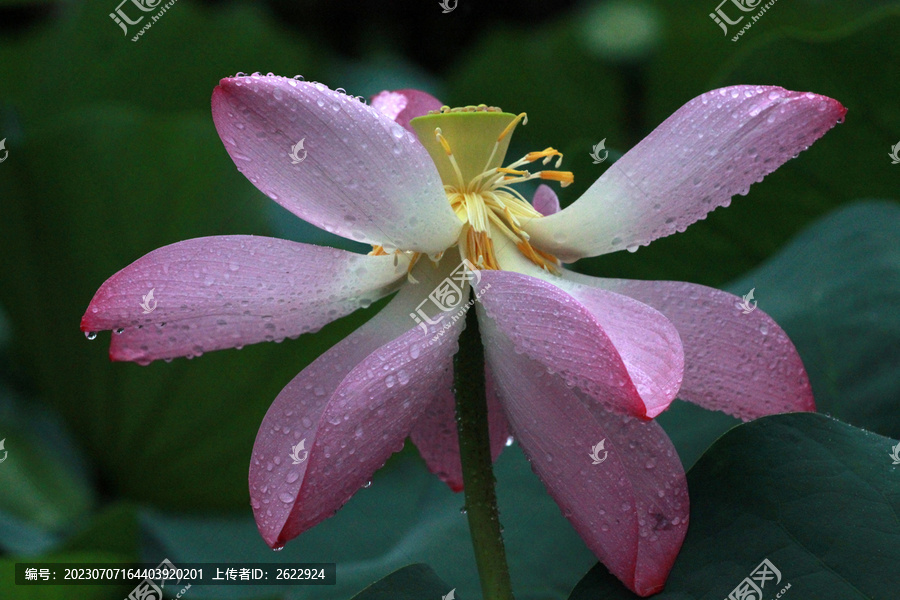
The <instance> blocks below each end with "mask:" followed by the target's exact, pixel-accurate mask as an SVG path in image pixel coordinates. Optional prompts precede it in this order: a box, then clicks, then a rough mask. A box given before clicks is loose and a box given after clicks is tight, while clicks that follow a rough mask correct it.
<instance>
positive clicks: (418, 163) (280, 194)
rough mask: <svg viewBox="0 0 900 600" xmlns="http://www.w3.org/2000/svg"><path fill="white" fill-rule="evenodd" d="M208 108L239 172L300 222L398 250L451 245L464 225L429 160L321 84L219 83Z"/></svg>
mask: <svg viewBox="0 0 900 600" xmlns="http://www.w3.org/2000/svg"><path fill="white" fill-rule="evenodd" d="M212 110H213V120H214V121H215V124H216V129H217V130H218V132H219V137H221V138H222V141H223V143H224V144H225V149H226V150H227V151H228V154H229V155H230V156H231V158H232V159H233V160H234V162H235V164H236V165H237V167H238V169H239V170H240V171H241V172H242V173H244V175H246V176H247V177H248V178H249V179H250V181H251V182H253V184H254V185H256V187H258V188H259V189H260V190H261V191H263V192H264V193H266V194H267V195H268V196H269V197H270V198H272V199H273V200H275V201H276V202H278V203H279V204H281V205H282V206H284V207H285V208H287V209H288V210H290V211H291V212H293V213H294V214H296V215H297V216H299V217H300V218H302V219H305V220H306V221H309V222H310V223H312V224H314V225H316V226H318V227H321V228H323V229H325V230H327V231H330V232H332V233H336V234H338V235H341V236H344V237H346V238H350V239H354V240H357V241H359V242H365V243H368V244H372V245H382V246H390V247H393V248H400V249H403V250H415V251H417V252H426V253H429V254H434V253H437V252H441V251H443V250H445V249H447V248H448V247H449V246H451V245H453V244H454V243H455V242H456V239H457V236H458V234H459V231H460V229H461V223H460V220H459V219H458V218H457V217H456V215H455V214H454V213H453V211H452V210H451V209H450V204H449V203H448V202H447V196H446V194H445V193H444V188H443V184H442V183H441V180H440V177H439V176H438V172H437V168H435V166H434V163H433V162H432V160H431V157H430V156H429V155H428V152H427V151H426V150H425V148H424V147H423V146H422V144H420V143H419V140H418V139H417V138H416V137H415V136H414V135H413V134H411V133H409V132H408V131H406V130H405V129H403V128H402V127H401V126H400V125H397V124H396V123H394V122H393V121H391V120H390V119H388V118H387V117H385V116H384V115H383V114H381V113H380V112H379V111H377V110H375V109H374V108H372V107H371V106H368V105H366V104H364V103H362V102H360V101H359V100H356V99H355V98H353V97H351V96H347V95H345V94H341V93H338V92H334V91H331V90H329V89H328V88H327V87H325V86H324V85H322V84H320V83H307V82H302V81H295V80H293V79H286V78H284V77H260V76H254V77H237V78H231V79H223V80H222V81H221V83H220V84H219V86H218V87H216V89H215V91H214V92H213V97H212ZM301 141H302V142H303V147H302V149H300V150H298V151H297V152H296V154H295V156H297V157H300V158H302V162H297V163H296V164H294V161H295V159H293V158H291V153H292V150H293V149H294V148H296V144H298V143H299V142H301Z"/></svg>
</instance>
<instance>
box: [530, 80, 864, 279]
mask: <svg viewBox="0 0 900 600" xmlns="http://www.w3.org/2000/svg"><path fill="white" fill-rule="evenodd" d="M846 112H847V110H846V109H845V108H844V107H843V106H841V104H840V103H839V102H837V101H836V100H832V99H831V98H827V97H825V96H819V95H817V94H812V93H802V92H791V91H788V90H785V89H783V88H779V87H772V86H747V85H743V86H734V87H729V88H722V89H719V90H713V91H711V92H708V93H706V94H703V95H702V96H699V97H697V98H694V99H693V100H691V101H690V102H688V103H687V104H685V105H684V106H682V107H681V108H680V109H678V110H677V111H676V112H675V113H674V114H673V115H672V116H671V117H669V118H668V119H666V120H665V121H664V122H663V123H662V124H661V125H660V126H659V127H657V128H656V129H655V130H654V131H653V132H652V133H651V134H650V135H648V136H647V137H646V138H644V140H643V141H641V142H640V143H639V144H638V145H637V146H635V147H634V148H633V149H632V150H631V151H629V152H628V153H627V154H626V155H625V156H623V157H622V158H621V159H619V160H618V161H617V162H615V163H614V164H613V165H612V166H611V167H610V168H609V169H608V170H607V171H606V172H605V173H604V174H603V175H602V176H601V177H600V178H599V179H598V180H597V181H596V182H595V183H594V184H593V185H592V186H591V187H590V188H589V189H588V190H587V192H585V193H584V195H583V196H582V197H581V198H579V199H578V200H577V201H576V202H574V203H573V204H572V205H571V206H569V207H567V208H566V209H565V210H563V211H560V212H559V213H557V214H555V215H552V216H550V217H547V218H543V219H533V220H531V221H529V222H528V223H524V224H523V228H524V229H525V230H526V231H527V232H528V233H529V234H531V242H532V244H534V245H535V246H536V247H538V248H540V249H541V250H544V251H547V252H550V253H551V254H554V255H555V256H557V257H559V258H560V259H562V260H565V261H567V262H571V261H574V260H577V259H578V258H581V257H584V256H597V255H599V254H605V253H608V252H615V251H617V250H622V249H624V248H630V249H636V248H637V247H638V246H640V245H646V244H649V243H650V242H651V241H653V240H655V239H657V238H660V237H664V236H667V235H671V234H673V233H675V232H676V231H684V230H685V229H686V228H687V227H688V225H690V224H691V223H694V222H695V221H697V220H699V219H702V218H704V217H705V216H706V214H707V213H709V212H710V211H712V210H714V209H716V208H717V207H719V206H727V205H728V204H729V203H730V202H731V197H732V196H734V195H735V194H742V195H743V194H746V193H747V190H748V189H749V188H750V185H751V184H753V183H755V182H757V181H762V179H763V177H765V176H766V175H768V174H769V173H771V172H772V171H774V170H775V169H777V168H778V167H779V166H781V165H782V164H784V163H785V162H787V161H788V160H789V159H791V158H792V157H794V156H796V155H797V154H798V153H800V152H802V151H803V150H805V149H806V148H808V147H809V146H810V145H811V144H812V143H813V142H814V141H816V140H817V139H819V138H820V137H821V136H822V135H824V134H825V132H826V131H828V130H829V129H830V128H831V127H833V126H834V125H835V123H838V122H840V121H841V120H842V119H843V118H844V114H845V113H846Z"/></svg>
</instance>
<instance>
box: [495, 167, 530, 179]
mask: <svg viewBox="0 0 900 600" xmlns="http://www.w3.org/2000/svg"><path fill="white" fill-rule="evenodd" d="M497 172H498V173H509V174H510V175H530V174H531V173H529V172H528V171H519V170H516V169H508V168H506V167H497ZM510 179H514V178H510Z"/></svg>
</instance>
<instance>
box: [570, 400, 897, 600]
mask: <svg viewBox="0 0 900 600" xmlns="http://www.w3.org/2000/svg"><path fill="white" fill-rule="evenodd" d="M894 443H895V442H894V440H891V439H889V438H885V437H882V436H879V435H876V434H874V433H870V432H868V431H865V430H862V429H857V428H855V427H852V426H850V425H847V424H844V423H841V422H840V421H836V420H833V419H830V418H828V417H826V416H824V415H816V414H792V415H776V416H773V417H765V418H763V419H759V420H757V421H754V422H752V423H748V424H745V425H741V426H740V427H736V428H734V429H732V430H731V431H729V432H728V434H727V435H725V436H724V437H723V438H722V439H720V440H719V441H718V442H716V444H715V445H714V446H713V447H712V448H711V449H710V450H709V451H708V452H707V453H706V454H704V455H703V457H702V458H701V459H700V460H699V461H698V462H697V464H696V465H694V467H693V468H692V469H691V471H690V473H688V485H689V488H690V491H691V525H690V528H689V529H688V535H687V538H686V539H685V542H684V546H683V548H682V550H681V553H680V554H679V555H678V559H677V560H676V562H675V566H674V568H673V570H672V573H671V575H670V576H669V580H668V583H667V584H666V589H665V591H663V592H662V593H661V594H659V595H657V596H654V597H655V598H659V599H660V600H700V599H704V600H711V599H713V598H715V599H719V598H725V597H727V596H728V595H729V593H730V592H731V591H732V590H733V589H734V588H735V587H736V586H737V585H738V584H740V583H741V582H742V580H743V579H744V578H745V577H748V576H750V573H751V571H753V570H754V569H755V568H756V567H757V566H758V565H759V564H761V563H762V561H763V560H764V559H768V560H769V561H770V562H771V563H772V564H773V565H774V566H775V567H776V568H777V569H778V570H779V571H780V572H781V580H780V582H778V583H777V584H776V583H775V581H768V582H767V583H765V586H764V587H763V593H764V597H766V598H772V597H775V594H776V593H777V592H779V591H780V590H782V589H783V588H784V587H785V586H787V585H788V584H790V586H791V588H790V589H789V590H788V592H787V593H786V594H785V598H815V599H816V600H856V599H866V600H893V599H894V598H896V592H897V590H898V589H900V571H898V570H897V568H896V566H897V564H898V562H900V519H898V514H900V479H898V478H897V468H898V467H897V466H894V465H893V464H892V462H893V461H892V459H891V456H890V454H891V449H892V447H893V446H894ZM755 597H756V596H754V598H755ZM595 598H605V599H609V600H624V599H628V598H637V596H635V595H634V594H632V593H631V592H630V591H628V590H626V589H625V588H624V586H622V585H621V583H619V582H618V581H617V580H616V579H615V578H613V577H612V576H611V575H609V574H608V572H606V569H605V568H604V567H603V566H602V565H599V564H598V565H597V566H596V567H595V568H594V569H592V570H591V572H590V573H588V575H587V576H586V577H585V578H584V579H583V580H582V581H581V582H580V583H579V584H578V586H577V587H576V589H575V590H574V591H573V592H572V595H571V597H570V600H587V599H595Z"/></svg>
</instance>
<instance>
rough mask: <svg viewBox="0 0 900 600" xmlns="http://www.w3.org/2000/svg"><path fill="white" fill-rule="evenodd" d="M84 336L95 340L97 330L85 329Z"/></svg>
mask: <svg viewBox="0 0 900 600" xmlns="http://www.w3.org/2000/svg"><path fill="white" fill-rule="evenodd" d="M84 337H86V338H87V339H89V340H95V339H97V332H96V331H85V332H84Z"/></svg>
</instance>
